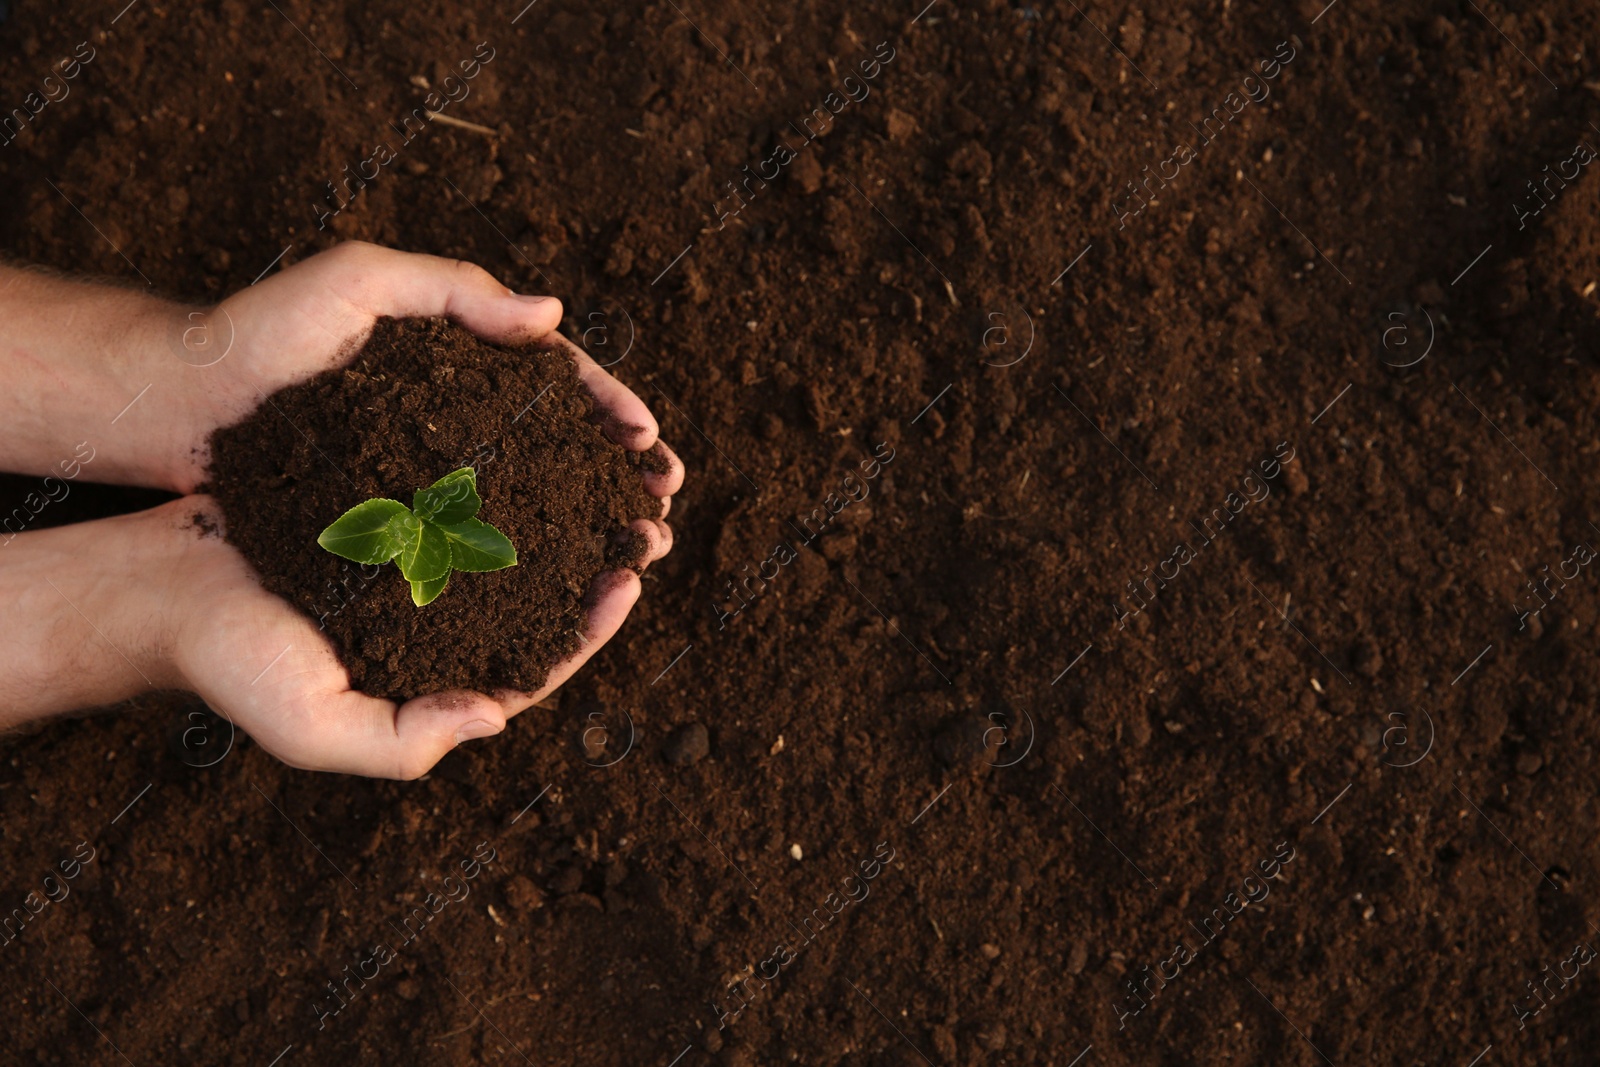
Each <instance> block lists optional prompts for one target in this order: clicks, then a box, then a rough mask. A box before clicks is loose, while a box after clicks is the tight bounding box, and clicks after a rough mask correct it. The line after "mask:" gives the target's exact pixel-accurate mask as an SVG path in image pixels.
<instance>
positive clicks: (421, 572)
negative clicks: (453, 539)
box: [398, 518, 450, 582]
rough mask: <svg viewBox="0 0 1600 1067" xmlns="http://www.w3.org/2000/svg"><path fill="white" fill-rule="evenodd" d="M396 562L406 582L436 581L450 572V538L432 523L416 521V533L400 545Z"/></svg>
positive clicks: (414, 520)
mask: <svg viewBox="0 0 1600 1067" xmlns="http://www.w3.org/2000/svg"><path fill="white" fill-rule="evenodd" d="M412 521H413V522H416V521H417V520H416V519H415V518H413V519H412ZM398 562H399V564H400V573H401V574H403V575H405V576H406V581H408V582H434V581H438V580H439V579H440V578H444V577H447V576H448V575H449V574H450V540H449V538H447V537H446V536H445V534H444V531H443V530H441V529H440V528H439V527H437V526H435V525H434V524H433V523H431V522H417V531H416V535H415V536H414V537H411V538H408V539H407V540H406V543H405V544H404V545H403V546H402V547H401V549H400V556H399V559H398Z"/></svg>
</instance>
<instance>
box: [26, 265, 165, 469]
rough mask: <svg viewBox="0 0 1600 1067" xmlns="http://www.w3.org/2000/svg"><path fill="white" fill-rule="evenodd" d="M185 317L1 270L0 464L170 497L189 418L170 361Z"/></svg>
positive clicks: (99, 290)
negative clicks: (75, 468)
mask: <svg viewBox="0 0 1600 1067" xmlns="http://www.w3.org/2000/svg"><path fill="white" fill-rule="evenodd" d="M184 312H185V309H183V308H181V307H179V306H177V305H174V304H171V303H168V302H167V301H164V300H161V299H158V298H156V297H153V296H150V295H149V294H147V293H142V292H137V291H133V290H128V289H121V288H117V287H114V286H103V285H92V284H85V283H82V282H74V281H67V280H65V279H62V278H57V277H53V276H51V275H48V274H43V273H38V272H34V271H27V270H17V269H14V268H0V322H3V323H4V324H5V327H4V341H5V344H4V346H3V348H0V379H3V380H4V381H5V382H6V385H7V388H6V390H5V391H4V392H3V393H0V457H3V458H4V464H5V467H6V469H8V470H12V471H17V472H20V473H24V474H36V475H39V476H41V477H43V476H47V475H55V476H57V477H60V476H62V473H63V470H62V465H63V464H64V463H69V462H71V461H73V460H74V458H75V457H76V459H77V462H78V463H84V462H85V461H84V459H83V456H84V454H86V453H90V452H92V454H93V457H94V458H93V459H92V460H90V461H88V462H89V463H90V464H92V466H90V467H89V469H88V471H87V473H86V477H88V478H91V479H93V480H95V481H102V482H115V483H123V484H140V485H149V486H156V487H161V488H177V487H178V483H179V481H180V477H179V475H180V473H181V470H182V464H181V459H182V457H183V456H184V455H185V454H186V453H187V452H188V451H189V449H190V447H192V446H187V445H185V443H184V440H183V437H184V434H185V432H186V430H185V427H184V426H183V423H184V422H186V421H192V415H191V409H192V405H190V404H189V403H188V402H187V400H186V393H185V390H184V388H183V386H184V385H185V382H184V380H183V376H182V375H181V373H179V372H181V371H185V370H188V369H190V368H188V367H185V366H184V365H183V363H182V361H181V360H180V359H179V358H178V357H177V356H176V355H175V354H174V351H173V350H174V346H175V345H179V344H181V342H182V336H183V323H184Z"/></svg>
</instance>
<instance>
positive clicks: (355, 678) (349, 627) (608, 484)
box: [209, 319, 661, 702]
mask: <svg viewBox="0 0 1600 1067" xmlns="http://www.w3.org/2000/svg"><path fill="white" fill-rule="evenodd" d="M508 411H510V412H512V414H510V415H508V414H507V412H508ZM593 415H594V403H593V401H592V399H591V398H590V396H589V393H588V391H587V390H586V389H584V388H583V384H582V383H581V382H580V381H579V380H578V373H577V370H576V369H575V368H574V367H573V364H572V359H571V357H570V356H569V355H568V350H566V349H562V348H560V347H556V346H548V347H545V348H542V349H540V348H524V349H520V350H519V349H515V348H506V347H501V346H498V345H488V344H484V343H482V342H480V341H478V340H477V338H475V337H473V336H472V335H471V334H470V333H467V332H466V331H465V330H463V329H461V328H460V327H458V326H453V325H451V324H450V323H448V322H445V321H443V320H428V319H413V320H407V321H403V322H402V321H396V320H394V319H382V320H380V321H379V322H378V324H377V326H376V327H375V328H374V330H373V332H372V336H371V338H370V339H369V340H368V341H367V344H366V346H365V347H364V348H363V349H362V350H361V353H360V354H359V355H357V356H356V358H355V360H354V362H352V363H351V364H350V365H349V366H348V367H344V368H342V369H340V370H335V371H329V372H328V373H326V374H322V375H319V376H318V377H316V378H314V379H312V380H311V381H309V382H306V383H304V384H303V385H297V386H293V387H291V388H288V389H283V390H280V391H279V392H277V393H275V394H273V397H272V402H271V405H270V406H268V405H265V404H264V405H263V406H262V407H261V408H260V409H259V410H258V411H257V412H256V414H254V415H252V416H251V417H250V418H248V419H246V420H244V421H243V422H242V423H240V424H238V425H237V426H231V427H227V428H225V429H223V430H220V431H218V432H217V433H216V434H214V435H213V436H212V439H211V448H212V460H211V473H210V490H209V491H210V492H211V493H212V494H213V495H214V496H215V497H216V498H217V501H218V503H220V504H221V505H222V512H223V516H224V518H225V520H226V522H227V527H228V528H227V536H228V541H229V543H230V544H232V545H234V546H235V547H237V548H238V549H239V551H240V552H242V553H243V554H244V557H245V559H247V560H249V561H250V564H251V566H253V567H254V568H255V569H256V572H257V573H258V574H260V575H261V578H262V583H263V584H264V585H265V586H266V587H267V588H268V589H270V590H271V591H272V592H274V593H276V594H278V595H279V596H281V597H283V598H284V599H285V600H288V601H289V602H290V603H291V604H294V605H296V606H297V607H299V608H300V609H301V610H302V611H304V612H305V613H306V614H307V615H308V616H310V617H311V618H312V619H314V620H318V622H319V624H320V625H322V626H323V627H324V630H325V632H326V634H327V635H328V639H329V640H330V641H332V642H333V646H334V648H335V649H337V650H338V652H339V656H340V658H341V659H343V660H344V663H345V666H346V667H348V668H349V670H350V681H351V685H353V686H354V687H355V688H357V689H360V690H361V691H362V692H364V693H369V694H371V695H372V696H381V697H388V698H390V699H392V700H395V701H398V702H404V701H405V700H408V699H410V698H411V697H414V696H422V695H424V694H427V693H438V692H443V691H445V690H449V689H477V690H479V691H481V692H490V693H492V692H496V691H498V690H501V689H512V690H516V691H519V692H524V693H532V692H535V691H537V690H538V689H539V688H540V687H541V686H542V685H544V682H545V675H546V673H547V672H548V671H549V668H550V667H552V666H554V665H555V664H556V663H558V662H560V661H561V660H563V659H566V658H567V657H568V656H570V655H571V654H572V653H574V652H576V651H577V650H578V649H579V648H580V647H581V645H582V638H581V634H582V627H583V619H584V607H583V600H584V595H585V594H586V593H587V591H588V589H589V585H590V583H591V582H592V581H593V580H594V578H595V576H596V575H598V574H599V573H600V572H601V571H604V570H608V569H612V568H615V567H618V566H628V565H630V564H636V563H637V562H638V552H637V551H633V552H632V553H631V555H630V553H629V549H630V548H636V547H638V546H639V545H640V542H639V541H637V540H636V539H635V538H634V537H633V536H632V535H631V533H630V532H629V531H628V529H627V524H628V523H629V521H631V520H633V519H645V518H649V519H654V518H657V517H659V516H660V514H661V503H660V501H658V500H656V499H655V498H653V497H651V496H650V494H649V493H647V492H645V490H644V483H643V480H642V472H641V470H640V466H639V458H640V457H639V454H638V453H632V452H628V451H626V450H624V449H623V448H622V447H620V446H619V445H616V444H613V443H612V442H611V441H609V440H607V438H606V436H605V434H604V432H603V431H602V430H601V429H600V427H599V426H597V425H595V423H594V422H593V421H592V416H593ZM312 442H316V443H315V444H312ZM460 467H473V468H475V469H476V471H477V475H478V477H477V486H478V495H479V496H480V497H481V498H482V500H483V510H482V511H480V512H479V513H478V517H479V518H480V519H482V520H483V521H484V522H487V523H489V524H491V525H493V526H494V527H495V528H496V529H498V530H499V531H500V532H501V533H503V534H505V535H506V536H507V537H508V538H510V539H511V543H512V544H513V545H514V546H516V548H517V555H518V565H517V566H514V567H509V568H507V569H505V570H500V571H493V572H491V573H487V574H467V573H458V574H453V575H451V577H450V582H449V584H448V585H446V586H445V590H444V592H443V593H441V594H439V596H438V598H437V599H435V600H434V601H433V602H432V603H430V604H427V605H425V606H424V607H421V608H418V607H417V606H416V605H414V604H413V603H412V601H411V586H410V584H409V583H408V582H407V581H406V580H405V578H404V577H403V576H402V575H401V574H400V571H399V567H398V565H395V566H386V567H382V568H376V567H362V566H360V565H359V564H355V563H351V562H349V561H347V560H343V559H340V558H339V557H337V556H335V555H333V554H331V553H329V552H326V551H324V550H323V549H321V548H320V547H318V545H317V536H318V534H320V533H321V532H322V531H323V529H325V528H326V527H327V525H328V524H329V523H331V522H332V521H333V520H335V519H337V518H338V517H339V516H340V515H343V514H344V513H345V512H346V511H347V510H349V509H350V508H353V507H355V506H356V505H357V504H359V503H361V502H362V501H363V500H371V499H372V498H374V497H390V498H392V499H397V500H399V501H400V502H401V503H403V504H406V505H407V506H408V507H409V506H410V503H411V499H412V496H413V494H414V493H415V492H416V490H419V489H425V488H427V487H428V486H430V485H432V484H433V483H434V482H436V481H438V480H439V479H440V478H442V477H444V476H445V475H446V474H449V473H450V472H451V471H453V470H456V469H458V468H460Z"/></svg>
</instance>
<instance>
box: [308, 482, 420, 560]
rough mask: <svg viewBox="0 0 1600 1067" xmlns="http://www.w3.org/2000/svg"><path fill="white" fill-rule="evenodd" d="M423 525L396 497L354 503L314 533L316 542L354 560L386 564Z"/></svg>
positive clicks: (330, 550) (335, 553) (336, 553)
mask: <svg viewBox="0 0 1600 1067" xmlns="http://www.w3.org/2000/svg"><path fill="white" fill-rule="evenodd" d="M421 526H422V524H421V523H420V522H418V521H417V519H416V516H414V515H412V514H411V511H410V510H409V509H408V508H407V507H406V506H405V505H404V504H402V503H400V501H398V500H387V499H383V498H378V499H375V500H368V501H366V502H364V503H361V504H357V505H356V506H355V507H353V508H351V509H350V510H349V511H347V512H345V513H344V514H343V515H340V516H339V517H338V518H337V519H335V520H334V521H333V524H332V525H330V526H329V527H328V528H327V529H326V530H323V531H322V533H320V534H318V535H317V544H319V545H321V546H322V547H323V548H325V549H327V550H328V551H329V552H332V553H333V554H334V555H336V556H342V557H344V558H345V559H348V560H354V561H355V562H357V563H388V562H389V561H390V560H391V559H394V557H395V556H397V555H398V554H399V553H400V550H401V549H402V548H403V547H404V546H405V543H406V541H408V540H409V539H411V537H413V536H414V535H415V532H417V531H420V528H421Z"/></svg>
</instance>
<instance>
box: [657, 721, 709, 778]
mask: <svg viewBox="0 0 1600 1067" xmlns="http://www.w3.org/2000/svg"><path fill="white" fill-rule="evenodd" d="M710 752H711V735H710V734H709V733H707V732H706V728H705V727H704V726H702V725H701V724H700V723H697V722H692V723H690V724H689V725H688V726H684V727H682V728H680V729H677V730H674V731H673V732H672V734H671V736H669V737H668V738H667V743H666V747H665V748H664V749H663V754H664V755H665V756H666V757H667V762H668V763H675V764H677V765H678V766H680V767H683V766H687V765H688V764H691V763H698V762H699V761H700V760H703V759H705V758H706V756H707V755H708V754H709V753H710Z"/></svg>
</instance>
